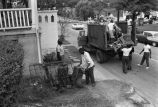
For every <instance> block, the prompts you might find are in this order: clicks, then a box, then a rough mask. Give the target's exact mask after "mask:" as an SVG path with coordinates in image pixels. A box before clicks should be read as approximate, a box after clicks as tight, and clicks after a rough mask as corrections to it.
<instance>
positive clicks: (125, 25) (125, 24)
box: [116, 21, 128, 34]
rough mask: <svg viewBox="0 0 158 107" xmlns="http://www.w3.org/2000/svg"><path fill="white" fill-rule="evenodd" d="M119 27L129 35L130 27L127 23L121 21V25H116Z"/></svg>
mask: <svg viewBox="0 0 158 107" xmlns="http://www.w3.org/2000/svg"><path fill="white" fill-rule="evenodd" d="M116 24H117V26H118V27H120V28H121V31H122V33H124V34H127V31H128V25H127V22H126V21H121V22H119V23H116Z"/></svg>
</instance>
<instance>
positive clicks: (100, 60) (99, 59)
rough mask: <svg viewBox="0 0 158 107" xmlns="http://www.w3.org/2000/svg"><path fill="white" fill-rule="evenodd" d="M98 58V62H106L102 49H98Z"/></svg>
mask: <svg viewBox="0 0 158 107" xmlns="http://www.w3.org/2000/svg"><path fill="white" fill-rule="evenodd" d="M96 59H97V62H98V63H103V62H104V53H103V52H102V51H100V50H97V52H96Z"/></svg>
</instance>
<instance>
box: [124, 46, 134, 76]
mask: <svg viewBox="0 0 158 107" xmlns="http://www.w3.org/2000/svg"><path fill="white" fill-rule="evenodd" d="M131 50H132V47H131V45H125V47H124V48H122V52H123V57H122V69H123V73H125V74H126V73H127V67H129V54H130V52H131Z"/></svg>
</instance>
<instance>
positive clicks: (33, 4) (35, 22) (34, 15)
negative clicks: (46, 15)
mask: <svg viewBox="0 0 158 107" xmlns="http://www.w3.org/2000/svg"><path fill="white" fill-rule="evenodd" d="M28 4H29V7H30V8H31V9H32V28H36V29H38V17H37V16H38V11H37V0H28Z"/></svg>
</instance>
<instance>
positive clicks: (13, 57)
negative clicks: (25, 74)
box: [0, 40, 24, 107]
mask: <svg viewBox="0 0 158 107" xmlns="http://www.w3.org/2000/svg"><path fill="white" fill-rule="evenodd" d="M23 58H24V51H23V48H22V45H20V44H19V43H18V42H17V41H11V40H3V41H2V40H0V107H14V106H13V105H14V104H15V103H16V99H17V94H18V90H19V83H20V80H21V78H22V66H23Z"/></svg>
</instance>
